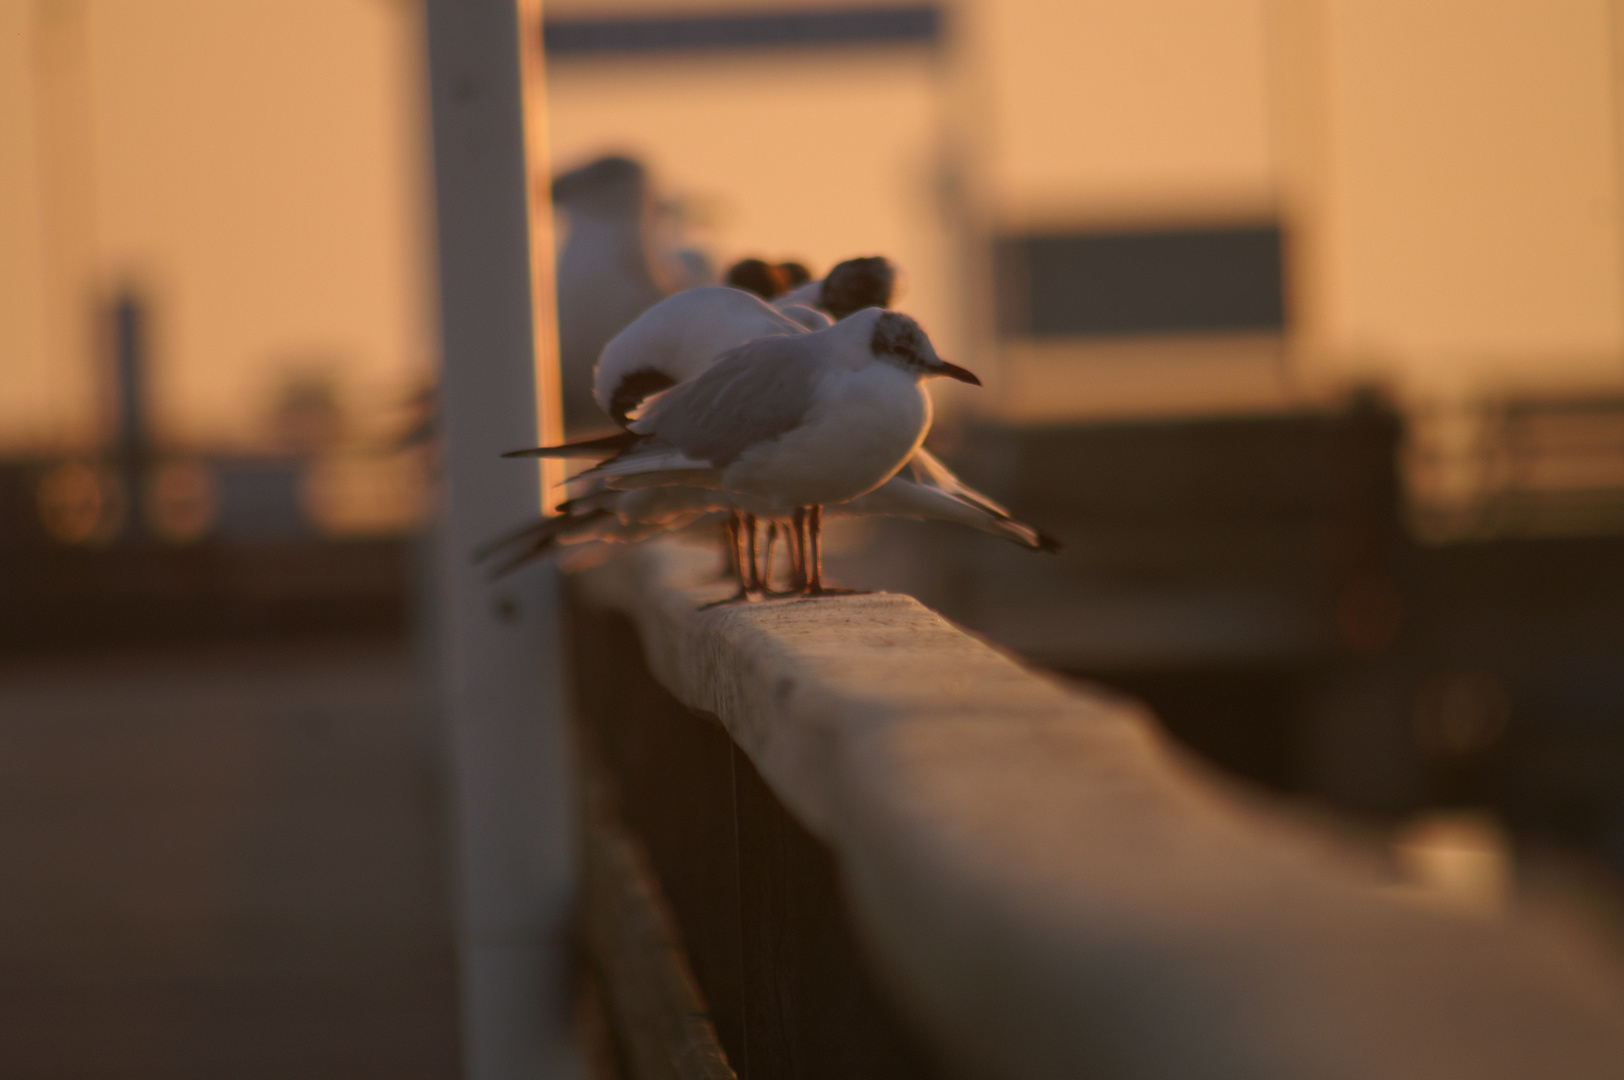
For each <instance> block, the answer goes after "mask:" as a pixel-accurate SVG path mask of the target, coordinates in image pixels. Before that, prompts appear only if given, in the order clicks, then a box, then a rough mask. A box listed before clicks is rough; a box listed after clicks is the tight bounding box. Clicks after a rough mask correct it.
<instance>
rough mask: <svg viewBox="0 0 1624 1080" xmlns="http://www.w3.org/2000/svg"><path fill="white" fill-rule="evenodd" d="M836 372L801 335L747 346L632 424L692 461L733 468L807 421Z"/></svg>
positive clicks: (726, 355) (670, 392)
mask: <svg viewBox="0 0 1624 1080" xmlns="http://www.w3.org/2000/svg"><path fill="white" fill-rule="evenodd" d="M828 371H829V364H828V362H827V361H825V360H823V359H821V358H819V356H818V355H817V353H816V352H814V351H813V350H812V349H811V348H810V347H808V346H807V345H806V344H805V343H804V342H803V341H802V340H801V339H800V338H799V337H768V338H758V339H757V340H755V341H750V342H746V343H745V344H743V345H740V346H739V347H738V348H736V349H733V350H732V351H730V352H727V353H724V354H723V355H722V358H721V359H720V360H718V361H717V362H716V363H715V364H713V365H711V367H710V368H709V369H708V370H707V371H706V372H705V373H704V374H703V375H700V376H699V377H698V378H696V379H691V380H689V381H688V382H685V383H683V384H681V385H680V386H676V387H673V388H672V389H670V390H668V391H666V393H665V394H664V396H662V397H661V398H660V399H659V400H658V401H656V402H655V403H654V404H653V405H651V406H650V407H649V411H648V412H647V413H646V414H644V416H643V417H642V418H641V419H640V420H638V421H637V423H636V424H634V425H633V426H632V430H634V431H637V432H639V433H641V434H649V435H654V436H656V437H658V438H659V439H661V440H662V441H664V442H666V443H669V444H670V445H671V446H674V447H676V448H677V449H678V450H680V451H682V453H683V454H685V455H686V456H688V457H690V458H695V459H699V460H702V461H709V462H711V463H712V464H714V465H718V466H726V465H730V464H732V463H733V462H734V461H735V460H737V458H738V457H739V455H740V454H742V453H744V452H745V451H746V450H747V449H749V448H750V447H751V446H754V445H756V444H757V443H762V442H767V441H769V440H772V439H776V438H778V437H779V436H780V435H782V434H784V433H785V432H787V431H791V430H793V429H794V428H795V427H796V426H797V425H798V424H800V422H801V420H802V418H803V417H805V416H806V413H807V410H809V409H810V408H811V407H812V400H813V396H814V394H815V393H816V390H817V384H818V381H819V379H820V378H821V377H822V376H823V375H824V374H825V373H826V372H828Z"/></svg>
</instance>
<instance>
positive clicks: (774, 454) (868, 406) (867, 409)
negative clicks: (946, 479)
mask: <svg viewBox="0 0 1624 1080" xmlns="http://www.w3.org/2000/svg"><path fill="white" fill-rule="evenodd" d="M816 397H817V404H816V405H814V406H813V408H812V410H811V411H810V412H809V413H808V414H807V416H806V417H805V418H804V419H803V421H802V422H801V424H800V425H799V426H797V427H796V428H795V429H794V430H793V431H790V432H788V433H786V434H785V435H782V436H780V437H779V438H777V439H774V440H772V441H771V442H766V443H762V444H761V445H759V446H753V447H751V448H750V449H749V450H747V451H745V453H744V454H743V455H741V456H740V457H739V459H738V460H737V461H735V462H734V463H733V464H732V465H730V466H729V467H728V469H727V471H726V472H725V473H724V474H723V477H722V486H723V487H724V488H726V489H727V490H730V491H736V492H738V493H740V494H741V495H746V496H750V497H752V498H755V499H761V500H764V501H766V502H769V503H771V504H773V505H775V506H778V507H781V508H783V509H785V510H788V509H793V508H794V507H797V506H814V505H821V504H824V503H836V502H844V501H845V500H847V499H854V498H856V497H857V496H859V495H862V494H864V493H865V492H869V491H872V490H874V489H875V488H877V487H879V486H880V485H881V484H883V483H885V481H887V480H889V479H890V478H891V477H892V476H894V475H895V474H896V472H897V470H898V469H900V468H902V466H903V465H904V464H905V463H906V462H907V460H908V458H909V457H911V456H912V455H913V452H914V451H915V450H917V449H918V448H919V444H920V443H921V442H922V441H923V440H924V437H925V432H926V431H927V430H929V428H930V415H931V414H930V398H929V397H928V396H926V394H925V392H924V390H923V389H921V388H920V386H919V383H918V381H917V380H916V379H915V378H914V377H913V376H912V375H910V374H908V373H907V372H904V371H902V370H901V369H899V368H897V367H894V366H892V365H890V364H882V363H876V364H870V365H868V366H867V367H864V368H861V369H860V370H857V371H847V370H840V369H834V370H831V371H830V372H829V374H828V375H827V376H826V377H825V378H824V381H823V382H822V383H821V384H820V385H819V387H818V390H817V393H816Z"/></svg>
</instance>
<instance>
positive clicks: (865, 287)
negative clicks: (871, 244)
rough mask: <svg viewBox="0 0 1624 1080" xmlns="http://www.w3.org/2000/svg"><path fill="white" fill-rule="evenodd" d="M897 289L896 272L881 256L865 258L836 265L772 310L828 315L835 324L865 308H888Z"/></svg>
mask: <svg viewBox="0 0 1624 1080" xmlns="http://www.w3.org/2000/svg"><path fill="white" fill-rule="evenodd" d="M896 287H897V268H896V267H895V266H894V265H892V263H891V260H890V259H887V258H886V257H885V256H883V255H865V256H863V257H861V258H857V259H847V260H846V261H845V262H841V263H836V264H835V266H834V268H833V269H831V270H830V271H829V273H828V274H826V275H825V276H824V277H822V278H820V279H819V280H817V281H809V282H807V283H806V284H804V285H801V286H799V287H797V288H794V289H791V290H790V291H789V292H786V293H784V294H783V295H782V296H780V297H778V298H777V299H775V300H774V301H773V304H774V306H776V307H780V308H788V307H796V306H798V307H810V308H816V309H817V310H819V311H824V312H827V313H828V314H829V315H830V317H832V318H833V319H834V320H835V321H836V322H839V321H840V320H841V319H844V318H845V317H846V316H848V315H851V314H853V313H855V312H858V311H861V310H863V309H864V308H871V307H882V308H888V307H890V306H891V295H892V293H894V292H895V291H896Z"/></svg>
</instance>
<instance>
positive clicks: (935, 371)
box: [930, 360, 981, 386]
mask: <svg viewBox="0 0 1624 1080" xmlns="http://www.w3.org/2000/svg"><path fill="white" fill-rule="evenodd" d="M930 373H931V374H932V375H946V376H947V377H948V378H949V379H957V380H959V382H967V383H969V384H970V385H971V386H980V385H981V380H980V379H978V378H976V375H975V372H973V371H971V370H969V369H968V368H961V367H959V365H957V364H949V363H948V362H947V361H946V360H938V361H936V365H935V366H934V367H932V368H931V369H930Z"/></svg>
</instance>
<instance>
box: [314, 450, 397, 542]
mask: <svg viewBox="0 0 1624 1080" xmlns="http://www.w3.org/2000/svg"><path fill="white" fill-rule="evenodd" d="M428 500H429V484H428V473H427V465H426V459H425V457H424V455H422V454H420V453H415V452H411V451H406V452H402V453H392V454H386V455H384V454H329V455H325V456H322V457H319V458H316V459H314V460H313V461H311V462H310V463H309V466H308V467H307V468H306V470H305V474H304V478H303V482H302V484H301V490H300V503H301V505H302V508H303V510H304V512H305V514H306V515H307V516H308V517H309V519H310V520H311V521H312V522H314V523H315V525H316V527H317V528H318V529H319V530H320V531H321V532H323V533H324V534H326V535H329V536H394V535H400V534H402V533H407V532H411V531H412V530H414V529H416V528H417V527H418V526H419V525H421V524H422V522H423V520H424V518H425V517H426V516H427V514H428Z"/></svg>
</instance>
